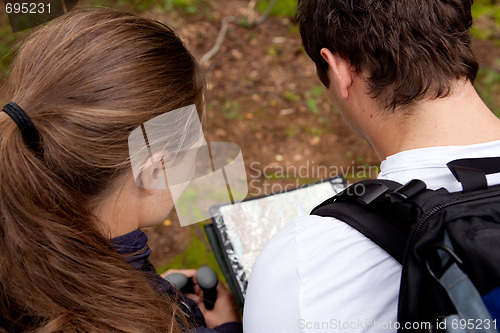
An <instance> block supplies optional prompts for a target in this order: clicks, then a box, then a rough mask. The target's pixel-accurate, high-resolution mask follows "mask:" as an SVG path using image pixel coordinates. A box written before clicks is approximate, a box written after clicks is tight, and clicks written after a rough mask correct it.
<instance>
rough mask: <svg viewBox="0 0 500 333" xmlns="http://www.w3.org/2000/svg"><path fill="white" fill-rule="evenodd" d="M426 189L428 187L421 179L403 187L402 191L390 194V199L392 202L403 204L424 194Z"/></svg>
mask: <svg viewBox="0 0 500 333" xmlns="http://www.w3.org/2000/svg"><path fill="white" fill-rule="evenodd" d="M426 188H427V185H426V184H425V183H424V182H423V181H421V180H419V179H413V180H410V181H409V182H408V183H406V184H405V185H403V186H402V187H401V188H400V189H398V190H396V191H394V192H391V193H389V199H390V200H391V202H401V201H404V200H406V199H408V198H411V197H412V196H414V195H416V194H418V193H420V192H422V191H423V190H425V189H426Z"/></svg>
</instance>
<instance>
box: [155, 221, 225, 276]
mask: <svg viewBox="0 0 500 333" xmlns="http://www.w3.org/2000/svg"><path fill="white" fill-rule="evenodd" d="M189 228H191V242H190V243H189V245H188V246H187V248H186V251H184V252H183V253H181V254H179V255H178V256H176V257H175V258H174V259H173V260H172V261H171V262H170V263H168V264H165V265H162V266H158V267H157V268H156V270H157V271H158V273H160V274H161V273H163V272H165V271H167V270H168V269H191V268H194V269H197V268H199V267H201V266H203V265H207V266H210V267H212V268H213V269H214V271H215V272H216V273H217V276H218V277H219V280H222V281H225V279H224V276H223V275H222V272H221V270H220V268H219V264H218V263H217V260H216V259H215V256H214V254H213V252H212V251H211V250H208V248H209V246H208V244H209V243H208V239H207V237H206V235H205V232H204V231H203V229H202V226H201V225H200V224H196V225H193V226H190V227H189Z"/></svg>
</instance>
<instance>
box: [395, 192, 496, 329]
mask: <svg viewBox="0 0 500 333" xmlns="http://www.w3.org/2000/svg"><path fill="white" fill-rule="evenodd" d="M498 195H500V191H494V192H490V193H484V194H476V195H472V196H469V197H465V198H461V199H457V200H455V201H450V202H446V203H444V204H441V205H438V206H436V207H434V208H432V209H431V210H430V211H428V212H427V213H426V214H425V215H424V216H423V217H422V218H421V219H420V221H419V222H418V224H417V226H416V227H415V229H414V230H413V232H412V233H411V234H410V236H409V238H408V242H407V243H406V246H405V249H404V252H403V270H402V272H401V292H400V293H399V297H398V322H399V323H400V324H402V323H401V322H400V319H401V318H400V317H399V316H400V313H401V304H402V302H401V300H402V299H403V298H405V297H406V294H408V283H407V281H406V279H405V278H404V277H405V276H406V271H407V267H408V265H407V264H408V260H409V256H408V252H409V251H410V249H411V247H412V246H413V243H414V242H415V239H416V238H417V235H418V232H419V231H420V229H421V228H422V227H423V225H424V224H425V222H427V221H428V220H429V219H430V218H431V217H432V216H433V215H434V214H436V213H437V212H439V211H440V210H441V209H444V208H447V207H450V206H454V205H458V204H461V203H466V202H472V201H476V200H481V199H488V198H493V197H495V196H498Z"/></svg>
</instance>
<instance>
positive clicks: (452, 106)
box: [368, 82, 500, 160]
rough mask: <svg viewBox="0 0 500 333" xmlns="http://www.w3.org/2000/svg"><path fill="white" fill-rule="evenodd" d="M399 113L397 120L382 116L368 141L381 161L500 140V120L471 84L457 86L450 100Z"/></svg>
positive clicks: (413, 107)
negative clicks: (400, 154)
mask: <svg viewBox="0 0 500 333" xmlns="http://www.w3.org/2000/svg"><path fill="white" fill-rule="evenodd" d="M400 111H401V112H400V115H397V114H398V110H396V112H395V114H396V115H397V116H395V117H394V114H392V113H391V114H388V115H387V117H386V116H381V117H380V118H379V119H378V120H379V121H378V122H375V123H376V124H375V123H374V124H373V127H372V129H371V135H370V137H369V138H368V140H369V141H370V142H371V144H372V145H373V147H374V149H375V150H376V152H377V154H378V155H379V157H380V158H381V159H382V160H384V159H385V158H386V157H387V156H389V155H393V154H396V153H398V152H401V151H405V150H411V149H417V148H427V147H436V146H462V145H471V144H476V143H484V142H490V141H495V140H500V119H498V118H497V117H496V116H495V115H494V114H493V113H492V112H491V111H490V110H489V109H488V107H487V106H486V105H485V104H484V102H483V101H482V100H481V98H480V97H479V95H478V94H477V92H476V91H475V89H474V87H473V86H472V84H471V83H470V82H467V83H465V84H464V83H463V82H462V83H460V84H458V83H457V85H456V88H455V89H454V91H453V93H452V94H451V95H450V96H448V97H445V98H438V99H434V100H425V101H421V102H418V103H417V104H415V105H414V106H412V107H411V108H410V109H407V110H404V111H403V110H400ZM403 112H404V114H403ZM381 114H384V112H381ZM385 114H387V111H386V112H385ZM391 116H392V117H391ZM382 118H384V119H382Z"/></svg>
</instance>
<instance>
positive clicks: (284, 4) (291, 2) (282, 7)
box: [256, 0, 297, 17]
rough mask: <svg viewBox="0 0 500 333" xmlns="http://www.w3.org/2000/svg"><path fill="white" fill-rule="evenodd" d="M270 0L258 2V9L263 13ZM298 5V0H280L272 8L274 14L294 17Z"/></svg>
mask: <svg viewBox="0 0 500 333" xmlns="http://www.w3.org/2000/svg"><path fill="white" fill-rule="evenodd" d="M269 2H270V1H269V0H264V1H259V2H258V3H257V7H256V8H257V10H258V11H259V12H261V13H263V12H264V11H265V10H266V8H267V6H268V5H269ZM296 7H297V0H278V1H277V2H276V4H275V5H274V7H273V9H272V10H271V13H270V15H272V16H284V17H294V16H295V8H296Z"/></svg>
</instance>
